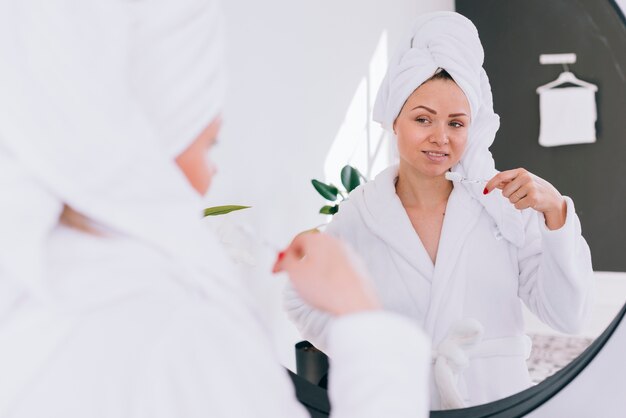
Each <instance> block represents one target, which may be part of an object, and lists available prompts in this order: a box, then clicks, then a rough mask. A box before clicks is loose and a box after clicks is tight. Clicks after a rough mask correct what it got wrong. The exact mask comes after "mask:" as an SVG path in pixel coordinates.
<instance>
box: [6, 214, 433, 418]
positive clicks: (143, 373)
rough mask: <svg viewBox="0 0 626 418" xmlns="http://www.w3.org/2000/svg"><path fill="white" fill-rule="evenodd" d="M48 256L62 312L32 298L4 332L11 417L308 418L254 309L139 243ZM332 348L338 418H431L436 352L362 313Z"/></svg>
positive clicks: (74, 243)
mask: <svg viewBox="0 0 626 418" xmlns="http://www.w3.org/2000/svg"><path fill="white" fill-rule="evenodd" d="M47 250H48V257H47V262H46V269H47V271H48V275H47V279H48V289H49V291H50V292H51V293H52V294H54V295H55V297H56V300H57V301H59V302H60V303H63V305H64V306H65V309H64V310H63V312H54V311H51V310H50V309H49V308H47V307H46V306H44V305H41V304H39V303H37V301H36V300H35V299H34V298H30V297H26V298H24V299H23V300H22V301H21V303H20V307H19V309H16V310H15V312H14V313H13V314H12V315H11V316H10V317H8V318H5V320H4V321H3V323H2V324H1V326H0V370H2V373H0V416H1V417H3V418H9V417H10V418H36V417H37V418H38V417H51V418H52V417H59V418H61V417H63V418H74V417H75V418H85V417H137V418H138V417H145V418H159V417H163V418H166V417H167V418H172V417H186V418H191V417H198V418H200V417H202V418H206V417H233V418H244V417H251V418H252V417H254V418H257V417H268V418H278V417H285V418H297V417H306V416H308V414H307V413H306V412H305V411H304V409H303V407H302V406H301V405H300V404H299V403H298V401H296V399H295V396H294V390H293V385H292V383H291V381H290V379H289V377H288V376H287V373H286V371H285V370H284V369H283V368H282V367H281V366H280V365H279V363H278V359H277V357H276V355H275V352H274V350H273V348H272V347H271V342H270V337H269V336H270V333H269V332H268V331H267V330H266V329H265V327H264V326H263V324H261V323H259V321H258V317H259V315H255V310H254V305H253V304H250V302H249V299H248V298H246V297H245V296H244V295H238V294H235V293H233V292H231V290H230V289H226V288H223V287H221V286H219V285H216V283H214V282H212V281H211V280H210V278H207V282H206V283H205V284H204V289H202V290H199V289H198V288H196V287H193V286H189V284H188V283H187V282H186V281H187V278H186V277H183V275H182V272H181V271H180V268H179V266H178V264H177V263H176V262H175V260H171V259H169V258H167V257H164V256H163V254H160V253H159V252H158V251H156V250H155V249H153V248H150V247H149V246H146V245H143V244H142V243H140V242H137V241H136V240H133V239H130V238H124V237H120V236H108V237H99V236H93V235H87V234H85V233H82V232H79V231H76V230H74V229H71V228H67V227H64V226H59V227H57V228H56V229H55V230H54V231H53V232H52V234H51V235H50V238H49V240H48V242H47ZM231 280H233V281H235V280H237V278H236V277H231ZM372 327H374V328H375V329H377V330H378V331H377V334H378V335H380V336H381V339H380V340H378V341H377V343H375V344H371V341H370V340H371V338H370V329H371V328H372ZM331 334H332V335H331V336H330V339H329V350H330V352H332V353H333V358H335V359H336V361H335V362H334V364H333V369H334V373H333V376H332V379H331V382H330V384H331V392H330V396H331V399H332V401H333V413H332V416H337V417H356V416H358V417H372V418H375V417H381V416H394V417H425V416H427V411H428V408H427V404H428V402H427V381H426V378H425V376H426V370H427V358H428V349H427V347H428V343H427V341H426V339H425V337H422V336H421V335H420V333H419V332H417V330H416V329H415V326H414V325H413V324H409V323H408V321H405V320H404V319H402V318H399V317H397V316H396V315H390V314H386V313H384V312H376V313H364V314H357V315H352V316H347V317H344V318H341V319H339V320H338V321H337V323H336V324H335V325H334V327H333V330H332V331H331ZM398 339H403V340H404V339H408V344H407V345H406V346H404V347H400V349H398V348H397V347H395V344H393V341H396V340H398ZM355 347H358V349H356V348H355ZM413 350H415V351H416V352H419V353H420V354H419V355H418V356H417V357H414V353H412V351H413ZM370 358H377V359H379V361H378V362H376V363H372V362H370V361H369V359H370ZM415 376H419V377H418V378H415ZM371 393H376V396H374V397H372V396H371Z"/></svg>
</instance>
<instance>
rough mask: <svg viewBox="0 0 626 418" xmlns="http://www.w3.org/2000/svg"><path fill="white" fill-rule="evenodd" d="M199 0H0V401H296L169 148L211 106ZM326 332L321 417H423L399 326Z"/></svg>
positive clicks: (207, 22) (51, 413) (104, 410)
mask: <svg viewBox="0 0 626 418" xmlns="http://www.w3.org/2000/svg"><path fill="white" fill-rule="evenodd" d="M218 9H219V8H218V5H217V3H216V2H215V1H213V0H179V1H176V2H171V1H167V0H137V1H127V0H111V1H100V0H23V1H11V0H0V62H2V63H3V64H2V65H0V91H1V92H2V94H0V190H1V191H2V192H1V193H0V417H2V418H40V417H46V418H47V417H50V418H57V417H58V418H87V417H89V418H94V417H103V418H104V417H106V418H109V417H115V418H121V417H133V418H139V417H145V418H159V417H163V418H165V417H168V418H171V417H185V418H193V417H198V418H200V417H202V418H206V417H233V418H245V417H255V418H256V417H268V418H269V417H271V418H278V417H285V418H297V417H305V416H307V413H306V412H305V410H304V409H303V407H302V406H301V405H300V404H299V403H298V402H297V400H296V399H295V397H294V394H293V386H292V384H291V382H290V381H289V378H288V376H287V374H286V372H285V370H284V369H283V368H282V367H281V366H280V365H279V364H278V362H277V359H276V356H275V355H274V353H273V350H272V347H271V344H270V335H271V334H270V332H269V331H268V330H267V329H266V328H265V327H264V326H263V324H261V323H259V322H258V320H257V318H258V315H256V314H255V311H256V309H255V301H254V300H253V298H252V297H251V295H250V294H248V292H247V290H246V289H245V287H244V281H243V280H240V279H241V278H240V277H239V276H238V275H237V274H236V271H235V269H234V268H233V266H232V263H230V262H229V260H228V259H227V257H226V255H225V253H224V251H223V250H222V249H221V248H220V246H219V244H218V242H217V239H216V238H215V237H213V236H212V235H211V233H210V232H209V231H207V230H206V228H204V227H205V226H206V225H203V223H202V219H201V213H202V207H203V201H202V199H201V197H200V196H199V195H198V193H197V192H196V191H195V190H193V189H192V187H191V186H190V184H189V183H188V182H187V179H186V178H185V176H184V175H183V173H182V171H181V170H180V168H179V167H178V166H176V164H175V163H174V159H175V157H176V155H177V154H178V153H179V152H180V151H181V150H182V149H185V147H187V146H189V144H190V143H191V142H192V141H193V140H194V139H195V138H196V136H197V135H198V134H199V133H200V132H201V131H202V130H203V129H204V128H205V127H206V126H208V125H209V123H210V122H211V121H212V120H214V119H215V117H216V115H217V114H218V113H219V110H220V109H221V106H222V93H223V90H224V88H223V83H222V76H221V71H220V70H219V67H220V64H221V62H220V58H219V55H220V54H219V52H220V51H221V42H220V30H219V28H220V26H221V23H220V19H219V13H218ZM64 204H66V205H68V206H70V207H72V208H73V209H74V210H76V211H77V212H79V213H81V214H82V215H84V216H85V217H86V218H88V219H89V220H90V222H91V225H92V227H93V228H95V229H96V230H97V231H98V234H87V233H84V232H80V231H78V230H75V229H70V228H68V227H64V226H60V225H59V215H60V214H61V211H62V210H63V205H64ZM370 324H374V325H373V326H374V327H375V328H376V329H378V330H379V332H378V333H379V335H381V337H382V338H381V339H380V340H379V341H377V344H374V345H372V344H368V342H369V332H368V327H369V326H370ZM331 334H332V335H330V336H329V348H328V349H329V352H331V353H333V357H334V358H335V359H336V364H335V365H334V368H335V373H334V376H333V377H332V379H331V382H330V384H331V385H332V390H331V398H332V401H333V411H334V412H333V415H334V416H338V417H352V416H359V417H372V418H374V417H382V416H393V417H424V416H426V414H427V401H426V399H427V378H426V374H427V370H428V366H427V362H428V351H429V350H428V348H427V347H428V342H427V340H426V338H425V337H424V336H423V335H422V334H421V333H420V331H419V330H418V329H417V327H415V326H414V324H410V323H409V322H408V321H406V320H405V319H403V318H401V317H399V316H393V315H389V314H386V313H384V312H371V313H363V314H358V315H351V316H347V317H342V318H341V319H339V320H338V321H337V323H336V326H333V330H332V331H331ZM397 339H407V340H408V341H409V342H408V345H407V347H405V348H401V349H400V350H398V348H397V347H395V346H394V345H393V344H392V342H393V341H395V340H397ZM355 347H365V348H363V349H358V350H356V349H355ZM412 351H415V352H418V353H421V354H420V355H418V356H417V357H415V356H414V354H413V353H412ZM370 358H377V359H380V361H379V362H377V363H372V362H371V361H369V359H370ZM415 376H417V379H416V377H415ZM372 393H374V394H376V396H372Z"/></svg>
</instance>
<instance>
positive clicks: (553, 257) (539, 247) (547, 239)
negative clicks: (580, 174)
mask: <svg viewBox="0 0 626 418" xmlns="http://www.w3.org/2000/svg"><path fill="white" fill-rule="evenodd" d="M565 200H566V202H567V218H566V221H565V225H563V226H562V227H561V228H559V229H557V230H554V231H551V230H549V229H548V228H547V227H546V224H545V219H544V217H543V215H542V214H539V213H537V212H534V211H528V213H529V216H528V218H527V220H526V222H527V224H526V240H525V245H524V247H523V248H521V249H519V251H518V263H519V272H520V280H519V296H520V298H521V299H522V300H523V301H524V303H526V305H527V306H528V308H529V309H530V310H531V311H532V312H533V313H534V314H535V315H537V316H538V317H539V318H540V319H541V320H542V321H544V322H545V323H547V324H548V325H550V326H552V327H553V328H555V329H557V330H559V331H562V332H566V333H576V332H578V331H579V330H580V328H581V326H582V325H583V322H584V319H585V317H586V316H587V313H588V311H589V307H590V305H591V301H592V297H593V294H594V283H593V268H592V265H591V253H590V251H589V246H588V245H587V242H586V241H585V239H584V238H583V237H582V235H581V226H580V221H579V219H578V216H577V215H576V212H575V208H574V202H573V201H572V199H570V198H569V197H565Z"/></svg>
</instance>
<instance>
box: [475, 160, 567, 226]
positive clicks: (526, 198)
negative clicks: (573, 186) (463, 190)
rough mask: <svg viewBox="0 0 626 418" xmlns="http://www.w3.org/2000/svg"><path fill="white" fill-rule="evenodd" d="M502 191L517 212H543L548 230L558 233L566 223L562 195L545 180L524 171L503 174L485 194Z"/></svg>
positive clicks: (497, 176)
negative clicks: (522, 210) (495, 190)
mask: <svg viewBox="0 0 626 418" xmlns="http://www.w3.org/2000/svg"><path fill="white" fill-rule="evenodd" d="M493 189H501V190H502V196H504V197H506V198H507V199H509V201H510V202H511V203H512V204H513V205H515V208H517V209H526V208H532V209H534V210H536V211H538V212H541V213H543V215H544V217H545V219H546V226H547V227H548V229H551V230H555V229H559V228H561V227H562V226H563V225H564V224H565V218H566V216H567V204H566V203H565V199H564V198H563V196H561V193H559V191H558V190H557V189H556V188H555V187H554V186H553V185H551V184H550V183H548V182H547V181H545V180H544V179H542V178H540V177H537V176H536V175H534V174H533V173H530V172H528V171H527V170H525V169H523V168H516V169H514V170H507V171H502V172H500V173H498V174H496V175H495V176H494V177H493V178H492V179H491V180H489V182H488V183H487V185H486V186H485V190H484V193H485V194H487V193H489V192H491V191H492V190H493Z"/></svg>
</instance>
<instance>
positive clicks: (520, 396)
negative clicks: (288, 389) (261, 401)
mask: <svg viewBox="0 0 626 418" xmlns="http://www.w3.org/2000/svg"><path fill="white" fill-rule="evenodd" d="M625 315H626V304H624V306H623V307H622V309H621V310H620V311H619V313H618V314H617V316H616V317H615V319H613V321H612V322H611V324H610V325H609V326H608V327H607V328H606V330H604V332H603V333H602V334H601V335H600V336H599V337H598V338H597V339H596V340H595V341H594V342H593V343H592V344H591V345H590V346H589V347H588V348H587V349H586V350H585V351H584V352H583V353H582V354H580V355H579V356H578V357H577V358H576V359H574V360H573V361H572V362H571V363H570V364H568V365H567V366H565V367H564V368H563V369H561V370H559V371H558V372H556V373H555V374H554V375H552V376H550V377H548V378H547V379H545V380H544V381H543V382H541V383H539V384H538V385H536V386H533V387H531V388H528V389H526V390H524V391H522V392H519V393H516V394H515V395H512V396H509V397H507V398H504V399H500V400H497V401H494V402H490V403H487V404H484V405H478V406H473V407H470V408H463V409H452V410H447V411H431V413H430V416H431V418H461V417H463V418H487V417H489V418H513V417H522V416H524V415H527V414H529V413H530V412H532V411H533V410H535V409H537V408H538V407H539V406H541V405H543V404H544V403H545V402H547V401H548V400H549V399H550V398H552V397H553V396H554V395H556V394H557V393H558V392H559V391H561V390H562V389H563V388H565V387H566V386H567V385H568V384H569V383H570V382H571V381H572V380H574V379H575V378H576V376H578V374H579V373H580V372H581V371H582V370H583V369H584V368H585V367H587V365H589V363H590V362H591V361H592V360H593V359H594V358H595V357H596V355H597V354H598V353H599V352H600V351H601V350H602V348H603V347H604V345H605V344H606V343H607V341H608V340H609V339H610V338H611V336H612V335H613V333H614V331H615V330H616V329H617V327H618V326H619V325H620V323H621V322H622V321H623V320H624V316H625ZM289 375H290V376H291V378H292V380H293V382H294V385H295V388H296V396H297V398H298V400H299V401H300V402H301V403H302V404H303V405H304V406H305V407H306V408H307V409H308V411H309V413H310V414H311V417H312V418H323V417H328V416H329V414H330V402H329V400H328V393H327V391H326V390H325V389H322V388H321V387H318V386H316V385H314V384H312V383H310V382H309V381H307V380H305V379H303V378H302V377H299V376H297V375H296V374H294V373H292V372H289Z"/></svg>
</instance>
